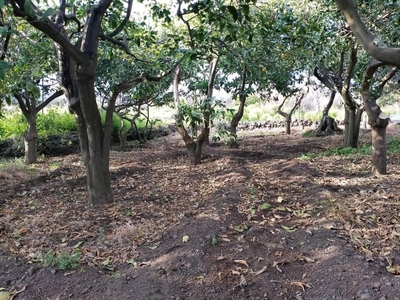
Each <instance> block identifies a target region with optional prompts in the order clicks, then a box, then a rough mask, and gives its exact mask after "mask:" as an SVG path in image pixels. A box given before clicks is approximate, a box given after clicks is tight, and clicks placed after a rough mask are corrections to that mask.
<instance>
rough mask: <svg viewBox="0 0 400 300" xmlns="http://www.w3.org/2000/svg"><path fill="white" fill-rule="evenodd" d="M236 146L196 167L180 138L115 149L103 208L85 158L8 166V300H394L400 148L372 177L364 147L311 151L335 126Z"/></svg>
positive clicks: (2, 208)
mask: <svg viewBox="0 0 400 300" xmlns="http://www.w3.org/2000/svg"><path fill="white" fill-rule="evenodd" d="M388 131H389V132H388V135H389V138H390V137H393V136H397V137H399V136H400V133H399V130H398V128H397V127H396V125H391V127H390V129H389V130H388ZM369 139H370V133H369V132H364V133H363V134H362V137H361V142H362V143H368V141H369ZM240 144H241V147H240V148H239V149H227V148H225V147H224V146H223V145H218V144H214V145H213V147H208V148H206V149H205V153H204V159H203V163H202V164H201V165H200V166H192V165H190V164H189V160H188V158H187V156H186V151H185V149H184V146H183V144H182V143H181V142H180V140H179V139H178V137H176V136H175V137H174V136H169V137H165V138H162V139H158V140H157V141H151V142H149V144H148V145H147V146H146V147H139V146H135V145H133V146H131V149H130V151H129V152H125V153H121V152H117V151H115V152H113V153H112V159H111V170H112V174H113V175H112V183H113V190H114V195H115V200H116V202H115V203H114V204H112V205H108V206H104V207H90V206H88V205H87V203H86V182H85V177H84V169H83V167H82V165H81V164H80V162H79V157H78V156H77V155H70V156H65V157H62V158H49V159H45V160H43V161H42V162H41V163H39V164H37V165H35V166H33V167H25V166H23V165H21V164H18V163H17V162H14V163H10V164H9V165H7V166H5V167H2V169H0V179H1V182H2V186H1V187H0V192H1V195H0V299H1V300H3V299H7V298H2V296H5V295H8V294H6V293H9V295H10V299H16V300H20V299H60V300H61V299H121V300H123V299H138V300H139V299H146V300H150V299H235V300H239V299H296V300H300V299H304V300H305V299H320V300H322V299H326V300H328V299H329V300H330V299H332V300H333V299H344V300H348V299H380V300H383V299H386V300H395V299H397V300H399V299H400V279H399V278H398V274H400V251H399V245H400V243H399V242H400V239H399V237H400V221H399V219H400V193H399V179H400V176H399V175H400V170H399V156H397V155H389V157H388V169H389V174H388V175H387V176H382V177H379V178H376V177H371V176H370V175H369V170H370V160H369V157H368V156H360V155H355V154H353V155H348V156H330V157H319V158H311V159H310V158H304V155H305V154H306V153H308V152H321V151H325V150H326V149H332V148H336V147H340V146H341V137H340V136H335V137H324V138H302V137H301V136H300V133H296V132H295V133H294V134H293V135H291V136H285V135H282V134H280V133H278V132H277V133H276V135H271V134H268V135H263V134H260V133H259V135H252V136H250V135H248V136H244V137H242V138H241V141H240ZM49 251H50V252H49ZM49 253H50V254H52V253H53V254H54V253H56V256H57V257H58V258H59V259H58V261H57V260H55V259H54V258H53V260H51V259H49V257H52V256H51V255H49ZM46 254H47V256H46ZM62 255H64V256H63V257H62ZM73 255H79V262H78V265H77V266H75V267H74V266H72V267H73V268H72V269H67V270H60V269H59V267H60V264H61V265H62V264H63V263H64V266H65V264H66V261H68V259H71V258H72V257H73ZM41 257H42V258H41ZM43 257H47V258H43ZM60 257H61V258H60ZM46 263H47V264H51V263H54V265H53V266H48V267H45V266H43V264H46ZM66 266H67V267H71V266H70V265H68V264H66ZM61 267H62V266H61Z"/></svg>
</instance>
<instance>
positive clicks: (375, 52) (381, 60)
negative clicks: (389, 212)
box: [335, 0, 400, 174]
mask: <svg viewBox="0 0 400 300" xmlns="http://www.w3.org/2000/svg"><path fill="white" fill-rule="evenodd" d="M335 2H336V5H337V6H338V7H339V9H340V10H341V11H342V13H343V14H344V16H345V18H346V20H347V23H348V25H349V26H350V28H351V30H352V32H353V34H354V36H355V37H356V38H357V40H358V41H359V43H360V44H361V45H362V47H363V48H364V49H365V50H366V51H367V52H368V53H369V54H370V55H371V56H373V57H374V58H375V59H376V60H374V61H372V62H371V63H370V65H369V66H368V67H367V69H366V72H365V76H364V81H363V86H362V98H363V102H364V105H365V108H366V112H367V115H368V123H369V124H370V125H371V129H372V145H373V148H372V164H373V168H372V172H373V173H374V174H385V173H386V150H385V149H386V145H385V143H386V127H387V125H388V123H389V119H388V117H387V116H386V115H385V114H383V113H382V111H381V109H380V107H379V105H378V104H377V103H376V99H377V96H376V95H374V94H373V93H371V92H370V88H371V80H372V78H373V76H374V73H375V72H376V71H377V69H378V68H379V67H381V66H383V65H392V66H396V67H400V48H397V47H388V46H386V45H385V44H384V43H383V41H382V38H377V37H376V36H375V35H374V34H373V33H372V32H371V31H370V30H369V29H368V28H367V26H366V25H365V23H364V22H363V21H362V20H361V17H360V15H359V13H358V10H357V7H356V5H355V4H354V2H353V1H352V0H335ZM381 4H382V3H379V4H378V5H381ZM383 19H384V18H383ZM381 41H382V42H381ZM387 41H388V42H392V41H391V40H390V38H387ZM389 74H390V73H389ZM383 82H384V81H383Z"/></svg>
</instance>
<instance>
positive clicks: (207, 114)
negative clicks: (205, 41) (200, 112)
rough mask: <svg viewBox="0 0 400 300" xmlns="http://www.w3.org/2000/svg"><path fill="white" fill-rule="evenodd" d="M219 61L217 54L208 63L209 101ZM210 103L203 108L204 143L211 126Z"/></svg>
mask: <svg viewBox="0 0 400 300" xmlns="http://www.w3.org/2000/svg"><path fill="white" fill-rule="evenodd" d="M218 62H219V56H217V57H214V58H213V60H212V61H211V63H210V73H209V76H208V84H207V101H208V102H209V101H211V99H212V96H213V90H214V82H215V77H216V75H217V65H218ZM210 118H211V103H209V104H207V105H206V107H205V110H204V129H203V131H204V134H205V137H204V143H205V144H206V145H209V144H210V126H211V121H210Z"/></svg>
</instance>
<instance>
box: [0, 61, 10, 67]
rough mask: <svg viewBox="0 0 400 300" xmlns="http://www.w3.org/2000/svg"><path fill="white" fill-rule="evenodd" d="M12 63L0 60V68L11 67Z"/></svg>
mask: <svg viewBox="0 0 400 300" xmlns="http://www.w3.org/2000/svg"><path fill="white" fill-rule="evenodd" d="M11 68H12V65H10V64H9V63H8V62H6V61H4V60H0V69H11Z"/></svg>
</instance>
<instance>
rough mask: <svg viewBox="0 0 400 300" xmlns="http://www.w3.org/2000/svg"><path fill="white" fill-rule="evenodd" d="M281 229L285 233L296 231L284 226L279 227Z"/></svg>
mask: <svg viewBox="0 0 400 300" xmlns="http://www.w3.org/2000/svg"><path fill="white" fill-rule="evenodd" d="M281 227H282V228H283V230H285V231H286V232H295V231H296V229H293V228H291V227H287V226H285V225H281Z"/></svg>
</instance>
